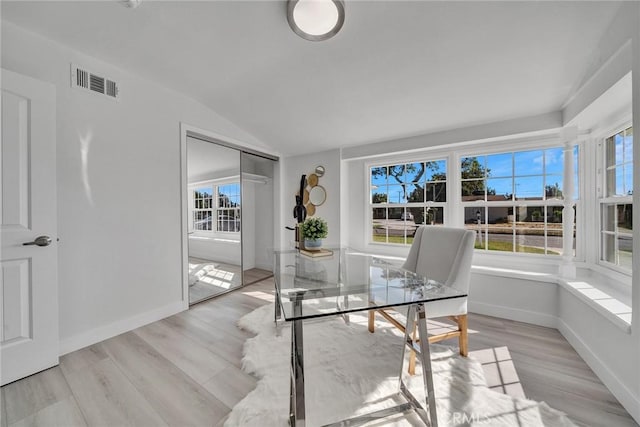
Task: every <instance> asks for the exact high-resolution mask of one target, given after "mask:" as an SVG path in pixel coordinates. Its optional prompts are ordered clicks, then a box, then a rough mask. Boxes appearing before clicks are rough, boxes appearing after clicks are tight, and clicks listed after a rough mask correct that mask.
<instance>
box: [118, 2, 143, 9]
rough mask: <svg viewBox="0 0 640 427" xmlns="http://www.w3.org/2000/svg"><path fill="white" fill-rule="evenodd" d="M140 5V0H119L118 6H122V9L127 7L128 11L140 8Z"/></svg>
mask: <svg viewBox="0 0 640 427" xmlns="http://www.w3.org/2000/svg"><path fill="white" fill-rule="evenodd" d="M140 3H142V0H121V1H120V4H121V5H123V6H124V7H128V8H129V9H135V8H136V7H138V6H140Z"/></svg>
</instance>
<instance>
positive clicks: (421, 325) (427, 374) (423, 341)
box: [418, 304, 438, 427]
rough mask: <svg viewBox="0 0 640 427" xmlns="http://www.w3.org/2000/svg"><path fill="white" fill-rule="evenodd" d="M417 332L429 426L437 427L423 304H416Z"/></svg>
mask: <svg viewBox="0 0 640 427" xmlns="http://www.w3.org/2000/svg"><path fill="white" fill-rule="evenodd" d="M418 333H419V334H420V362H421V363H422V379H423V380H424V391H425V392H426V394H427V403H428V406H429V417H430V418H431V427H438V415H437V414H436V396H435V392H434V387H433V370H432V369H431V350H430V349H429V335H427V314H426V312H425V310H424V304H418Z"/></svg>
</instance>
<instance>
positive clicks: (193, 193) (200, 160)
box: [187, 137, 244, 304]
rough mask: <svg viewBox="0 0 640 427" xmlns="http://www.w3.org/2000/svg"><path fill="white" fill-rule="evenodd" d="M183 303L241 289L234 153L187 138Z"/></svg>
mask: <svg viewBox="0 0 640 427" xmlns="http://www.w3.org/2000/svg"><path fill="white" fill-rule="evenodd" d="M187 181H188V183H187V206H188V209H187V218H188V244H189V249H188V250H189V265H188V269H189V303H190V304H195V303H197V302H200V301H203V300H206V299H208V298H211V297H214V296H216V295H219V294H221V293H224V292H227V291H229V290H231V289H235V288H237V287H239V286H242V234H243V230H242V229H243V228H244V227H243V224H242V220H241V218H242V216H241V212H242V197H241V195H242V185H241V182H240V151H238V150H235V149H233V148H228V147H224V146H222V145H218V144H215V143H212V142H208V141H202V140H199V139H196V138H192V137H188V138H187Z"/></svg>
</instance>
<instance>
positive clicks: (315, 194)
mask: <svg viewBox="0 0 640 427" xmlns="http://www.w3.org/2000/svg"><path fill="white" fill-rule="evenodd" d="M326 199H327V192H326V191H325V189H324V187H323V186H321V185H316V186H315V187H313V188H312V189H311V190H310V191H309V202H311V203H312V204H313V205H315V206H320V205H321V204H323V203H324V201H325V200H326Z"/></svg>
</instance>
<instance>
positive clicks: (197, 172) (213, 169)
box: [187, 138, 240, 182]
mask: <svg viewBox="0 0 640 427" xmlns="http://www.w3.org/2000/svg"><path fill="white" fill-rule="evenodd" d="M223 172H224V173H223ZM221 173H223V174H222V175H221ZM225 173H226V176H240V151H238V150H234V149H233V148H227V147H223V146H220V145H217V144H212V143H210V142H206V141H200V140H198V139H194V138H187V180H188V181H189V182H194V181H199V180H204V179H211V178H223V177H225Z"/></svg>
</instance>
